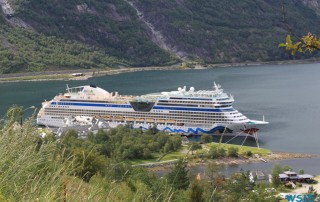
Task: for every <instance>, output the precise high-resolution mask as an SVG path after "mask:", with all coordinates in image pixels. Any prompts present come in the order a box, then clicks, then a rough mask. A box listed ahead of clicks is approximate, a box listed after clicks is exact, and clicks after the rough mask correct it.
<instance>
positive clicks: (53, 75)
mask: <svg viewBox="0 0 320 202" xmlns="http://www.w3.org/2000/svg"><path fill="white" fill-rule="evenodd" d="M318 62H320V61H319V59H309V60H287V61H271V62H242V63H224V64H208V65H204V66H201V65H197V64H193V67H183V66H182V64H179V65H174V66H161V67H159V66H154V67H126V68H118V69H77V70H60V71H44V72H27V73H14V74H0V83H12V82H26V81H27V82H29V81H59V80H87V79H89V78H92V77H100V76H107V75H115V74H122V73H131V72H140V71H157V70H164V71H171V70H199V69H213V68H226V67H247V66H262V65H284V64H316V63H318ZM79 72H81V73H84V76H80V77H73V76H72V74H73V73H79ZM30 77H34V78H30Z"/></svg>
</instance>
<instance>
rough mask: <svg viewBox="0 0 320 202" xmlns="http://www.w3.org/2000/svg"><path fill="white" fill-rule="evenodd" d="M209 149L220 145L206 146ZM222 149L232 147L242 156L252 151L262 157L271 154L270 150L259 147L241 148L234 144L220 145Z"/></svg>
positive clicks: (210, 144) (209, 144)
mask: <svg viewBox="0 0 320 202" xmlns="http://www.w3.org/2000/svg"><path fill="white" fill-rule="evenodd" d="M206 145H207V146H208V147H211V146H216V147H217V146H219V143H215V142H213V143H208V144H206ZM220 147H222V148H224V149H225V150H228V149H229V148H230V147H235V148H238V149H239V154H240V155H245V154H246V153H247V152H248V151H251V152H252V153H253V154H259V155H261V156H266V155H268V153H270V152H271V150H269V149H264V148H257V147H249V146H241V145H234V144H223V143H221V144H220Z"/></svg>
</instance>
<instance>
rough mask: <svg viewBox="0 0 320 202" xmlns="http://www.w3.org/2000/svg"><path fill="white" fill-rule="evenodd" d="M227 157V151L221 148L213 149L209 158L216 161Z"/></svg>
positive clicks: (210, 150) (209, 153)
mask: <svg viewBox="0 0 320 202" xmlns="http://www.w3.org/2000/svg"><path fill="white" fill-rule="evenodd" d="M225 156H226V150H225V149H224V148H219V147H211V148H210V149H209V152H208V158H211V159H216V158H221V157H225Z"/></svg>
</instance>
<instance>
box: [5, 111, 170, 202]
mask: <svg viewBox="0 0 320 202" xmlns="http://www.w3.org/2000/svg"><path fill="white" fill-rule="evenodd" d="M12 120H13V119H11V118H10V117H9V118H8V119H7V120H6V121H5V122H4V124H2V125H1V124H0V125H1V126H0V201H1V202H2V201H170V200H171V198H172V195H173V194H174V192H173V191H172V188H171V187H170V186H168V185H167V184H166V183H161V181H158V182H157V183H159V190H153V189H158V188H151V187H149V186H148V185H146V184H145V183H143V182H142V181H141V180H139V179H137V178H136V179H135V180H132V181H130V182H128V181H126V180H124V178H125V177H126V176H128V175H130V174H132V173H130V172H131V171H129V170H128V171H127V172H126V173H125V174H124V176H123V179H121V180H114V179H112V178H111V177H110V176H102V175H99V174H97V175H95V176H93V177H92V178H91V180H90V182H88V183H87V182H84V181H83V180H82V179H80V178H78V177H75V176H74V173H75V170H76V169H77V166H79V165H77V164H76V163H75V160H74V156H71V157H70V158H69V159H66V158H65V156H64V154H61V150H59V147H58V144H57V142H56V141H54V140H51V141H50V140H46V139H42V138H40V136H39V131H38V130H37V128H36V127H34V126H33V125H32V119H30V120H28V121H26V122H25V123H24V124H23V126H20V125H19V124H17V122H14V121H12ZM108 168H109V169H111V168H110V165H109V167H108V165H106V169H108Z"/></svg>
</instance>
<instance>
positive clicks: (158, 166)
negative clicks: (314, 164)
mask: <svg viewBox="0 0 320 202" xmlns="http://www.w3.org/2000/svg"><path fill="white" fill-rule="evenodd" d="M312 158H320V154H304V153H288V152H272V153H271V154H268V155H266V156H262V158H261V157H259V158H257V157H243V156H240V157H238V158H230V157H224V158H217V159H201V158H193V159H188V160H187V161H188V167H198V166H205V165H206V164H208V163H209V162H215V163H216V164H217V165H220V166H233V165H243V164H253V163H270V162H271V163H272V162H276V161H282V160H295V159H312ZM177 160H178V159H174V160H169V161H163V162H161V161H160V162H154V163H145V164H139V165H133V166H134V167H145V168H147V169H148V170H149V171H151V172H155V171H161V170H166V169H167V168H171V167H173V166H174V163H175V162H176V161H177Z"/></svg>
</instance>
